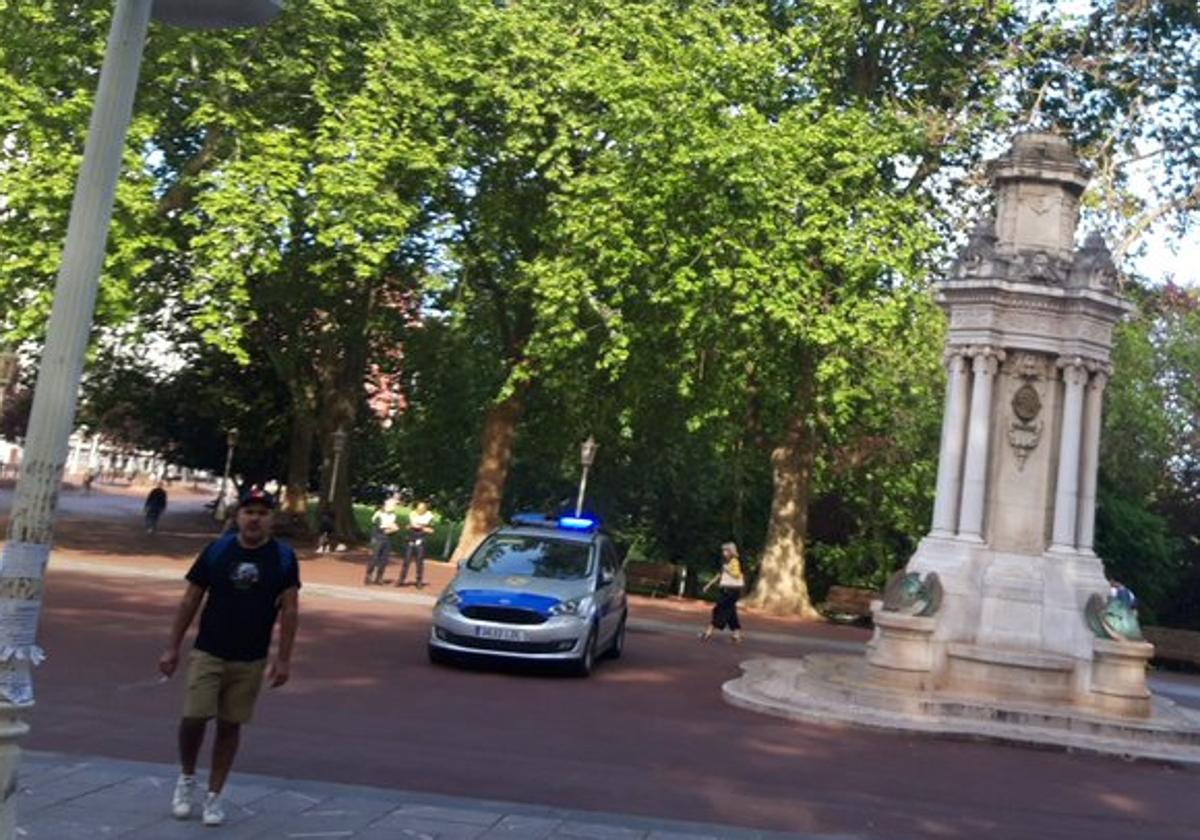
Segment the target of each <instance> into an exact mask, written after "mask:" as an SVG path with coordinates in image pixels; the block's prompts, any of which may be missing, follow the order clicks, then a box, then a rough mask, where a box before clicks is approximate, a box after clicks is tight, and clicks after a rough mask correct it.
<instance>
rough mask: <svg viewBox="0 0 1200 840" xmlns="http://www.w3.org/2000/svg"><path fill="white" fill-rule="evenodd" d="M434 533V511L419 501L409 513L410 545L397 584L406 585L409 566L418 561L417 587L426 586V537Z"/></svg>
mask: <svg viewBox="0 0 1200 840" xmlns="http://www.w3.org/2000/svg"><path fill="white" fill-rule="evenodd" d="M432 533H433V511H431V510H430V509H429V505H427V504H425V503H424V502H417V506H416V507H415V508H413V511H412V513H410V514H409V515H408V547H407V548H406V549H405V550H404V565H403V566H401V567H400V580H398V581H396V585H397V586H404V581H405V580H406V579H407V578H408V567H409V566H410V565H411V564H412V563H413V561H414V560H415V561H416V564H417V589H424V588H425V539H426V538H427V537H428V536H429V535H430V534H432Z"/></svg>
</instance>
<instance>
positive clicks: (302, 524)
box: [280, 403, 316, 534]
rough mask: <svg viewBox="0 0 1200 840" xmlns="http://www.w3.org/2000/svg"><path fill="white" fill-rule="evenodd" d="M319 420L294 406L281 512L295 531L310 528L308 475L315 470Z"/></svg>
mask: <svg viewBox="0 0 1200 840" xmlns="http://www.w3.org/2000/svg"><path fill="white" fill-rule="evenodd" d="M314 434H316V421H315V419H314V418H313V416H312V414H310V413H309V412H308V411H304V410H302V409H300V408H299V407H298V406H296V405H295V404H294V403H293V405H292V435H291V440H290V441H289V443H288V467H287V493H286V494H285V496H284V499H283V505H282V509H281V510H280V514H281V515H282V516H283V517H284V519H285V520H286V521H287V522H288V524H289V526H290V529H291V533H293V534H297V533H306V532H307V531H308V530H309V527H308V476H309V473H310V472H311V470H312V444H313V436H314Z"/></svg>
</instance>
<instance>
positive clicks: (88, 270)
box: [0, 0, 282, 840]
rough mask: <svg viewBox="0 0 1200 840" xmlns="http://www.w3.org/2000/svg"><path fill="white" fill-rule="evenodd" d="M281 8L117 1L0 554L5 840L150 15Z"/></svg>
mask: <svg viewBox="0 0 1200 840" xmlns="http://www.w3.org/2000/svg"><path fill="white" fill-rule="evenodd" d="M281 5H282V0H159V2H158V3H157V5H156V4H155V2H154V0H117V2H116V8H115V10H114V12H113V20H112V28H111V29H110V31H109V35H108V45H107V47H106V49H105V53H104V64H103V66H102V67H101V69H100V82H99V86H98V87H97V89H96V99H95V103H94V104H93V106H92V116H91V121H90V123H89V125H88V133H87V142H86V143H85V145H84V150H83V165H82V166H81V167H80V170H79V178H78V180H77V181H76V183H75V195H74V198H73V200H72V202H71V215H70V219H69V221H68V223H67V238H66V242H65V244H64V246H63V253H62V264H61V265H60V267H59V270H58V279H57V281H56V283H55V287H54V305H53V308H52V309H51V312H50V322H49V324H48V325H47V328H46V341H45V345H44V347H43V349H42V357H41V361H40V364H39V366H38V375H37V383H36V385H35V386H34V393H33V408H32V410H31V412H30V417H29V432H28V434H27V435H26V444H25V457H24V459H23V467H22V469H21V473H20V476H19V477H18V479H17V486H16V490H15V493H14V495H13V502H12V510H11V513H10V515H9V520H8V538H7V541H6V542H5V544H4V549H3V552H0V615H3V616H4V617H5V620H4V622H3V624H2V625H0V651H2V652H3V657H4V659H3V661H2V662H0V791H3V794H0V840H12V838H13V836H14V835H15V833H16V808H15V804H16V798H15V797H13V796H12V795H11V793H12V791H14V790H15V789H16V771H17V763H18V761H19V758H20V749H19V747H18V746H17V739H19V738H20V737H21V736H23V735H25V734H26V733H27V732H28V731H29V727H28V725H27V724H26V723H24V721H22V720H21V712H22V711H23V710H24V709H25V708H28V707H29V706H32V705H33V678H32V674H31V666H32V665H34V664H37V663H38V662H40V661H41V659H42V658H43V653H42V650H41V648H39V647H38V646H37V627H38V618H39V616H40V613H41V592H42V578H43V576H44V574H45V570H46V562H47V561H48V560H49V558H50V543H51V537H52V533H51V531H52V527H53V524H54V512H55V508H56V506H57V503H58V488H59V485H60V483H61V482H62V473H63V464H64V462H65V460H66V455H67V448H68V441H69V439H70V436H71V427H72V425H74V422H75V408H76V405H77V401H78V392H79V377H80V373H81V371H82V369H83V359H84V353H85V351H86V350H87V341H88V335H89V333H90V332H91V326H92V315H93V312H94V310H95V305H96V290H97V287H98V286H99V282H100V270H101V267H102V266H103V264H104V252H105V250H106V247H107V244H108V228H109V222H110V221H111V219H112V209H113V196H114V194H115V192H116V187H117V178H118V176H119V174H120V168H121V155H122V153H123V152H124V149H125V135H126V133H127V131H128V129H129V121H130V118H131V116H132V114H133V100H134V94H135V92H136V89H137V80H138V73H139V71H140V69H141V63H142V51H143V48H144V46H145V43H146V31H147V28H148V27H149V22H150V16H151V13H152V12H153V13H156V15H157V17H159V18H160V19H162V20H163V21H165V22H172V21H176V22H180V23H183V24H185V25H189V26H193V27H200V28H214V27H224V26H247V25H253V24H259V23H264V22H266V21H267V20H269V19H270V18H271V17H273V16H274V15H275V14H277V13H278V12H279V10H280V8H281ZM185 7H186V9H187V11H186V12H184V9H185Z"/></svg>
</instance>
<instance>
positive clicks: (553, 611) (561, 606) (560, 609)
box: [550, 595, 592, 615]
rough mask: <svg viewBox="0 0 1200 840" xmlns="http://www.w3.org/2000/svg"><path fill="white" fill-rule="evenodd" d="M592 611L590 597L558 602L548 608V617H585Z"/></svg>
mask: <svg viewBox="0 0 1200 840" xmlns="http://www.w3.org/2000/svg"><path fill="white" fill-rule="evenodd" d="M591 609H592V596H591V595H586V596H584V597H582V598H572V599H571V600H570V601H560V602H559V603H557V604H555V605H554V606H553V607H551V608H550V615H587V614H588V612H590V611H591Z"/></svg>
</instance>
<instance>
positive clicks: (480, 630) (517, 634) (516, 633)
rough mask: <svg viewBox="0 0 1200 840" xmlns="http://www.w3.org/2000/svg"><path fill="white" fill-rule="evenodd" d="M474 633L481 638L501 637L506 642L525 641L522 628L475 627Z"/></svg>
mask: <svg viewBox="0 0 1200 840" xmlns="http://www.w3.org/2000/svg"><path fill="white" fill-rule="evenodd" d="M475 635H476V636H478V637H479V638H481V639H503V640H504V641H506V642H523V641H525V631H524V630H510V629H509V628H507V627H476V628H475Z"/></svg>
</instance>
